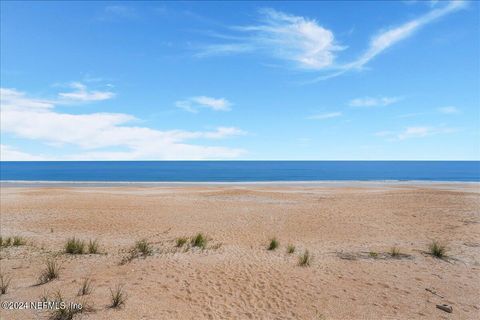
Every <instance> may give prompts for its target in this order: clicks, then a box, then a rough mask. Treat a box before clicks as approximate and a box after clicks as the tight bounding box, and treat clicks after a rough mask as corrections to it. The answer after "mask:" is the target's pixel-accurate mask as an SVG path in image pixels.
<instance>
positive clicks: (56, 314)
mask: <svg viewBox="0 0 480 320" xmlns="http://www.w3.org/2000/svg"><path fill="white" fill-rule="evenodd" d="M54 301H55V302H56V303H57V304H58V305H61V304H62V303H63V304H65V308H55V309H54V310H53V311H52V312H51V314H50V317H49V320H73V319H74V318H75V316H76V315H77V314H79V313H82V312H83V311H84V310H85V309H86V306H83V307H82V308H75V307H74V306H73V305H71V304H70V303H67V302H66V301H65V300H64V299H63V296H62V294H61V292H60V291H58V292H57V293H56V294H55V297H54Z"/></svg>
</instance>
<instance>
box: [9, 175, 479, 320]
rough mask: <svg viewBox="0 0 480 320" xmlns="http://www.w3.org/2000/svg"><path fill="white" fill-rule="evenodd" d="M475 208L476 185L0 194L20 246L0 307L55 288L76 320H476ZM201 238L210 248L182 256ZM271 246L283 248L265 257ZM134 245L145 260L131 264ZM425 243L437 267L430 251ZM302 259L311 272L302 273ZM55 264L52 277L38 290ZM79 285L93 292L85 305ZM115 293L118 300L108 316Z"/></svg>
mask: <svg viewBox="0 0 480 320" xmlns="http://www.w3.org/2000/svg"><path fill="white" fill-rule="evenodd" d="M479 209H480V187H479V184H471V183H470V184H468V183H465V184H462V183H455V184H448V183H435V184H428V183H423V184H409V183H387V184H385V183H370V184H368V183H367V184H362V183H342V184H330V185H328V184H298V185H295V184H267V185H261V184H258V185H255V184H251V185H235V184H231V185H181V186H174V185H170V186H135V185H132V186H115V187H114V186H107V187H92V186H88V187H66V186H50V187H31V186H30V187H12V186H3V187H2V189H1V221H0V222H1V235H2V237H3V238H6V237H9V236H21V237H23V238H24V239H25V240H26V244H25V245H21V246H7V247H3V248H2V250H1V271H2V273H3V274H6V275H9V276H11V277H12V280H11V284H10V287H9V288H8V291H7V293H6V294H4V295H2V296H1V300H2V302H3V301H39V300H40V299H41V298H42V297H44V296H48V297H51V296H53V294H54V293H56V292H57V291H61V293H62V296H63V297H64V298H65V300H66V301H80V300H81V301H83V302H87V304H88V305H89V310H86V312H84V313H82V314H81V315H80V317H79V318H81V319H478V318H480V302H479V299H478V297H479V296H480V280H479V279H480V210H479ZM199 232H201V233H203V234H204V235H206V236H207V238H208V242H207V245H206V247H205V248H204V249H201V248H196V247H191V246H190V245H189V239H188V240H187V243H186V244H184V245H182V246H181V247H177V243H176V241H177V239H178V238H180V237H187V238H190V237H192V236H194V235H195V234H197V233H199ZM74 236H75V237H77V238H79V239H82V240H84V241H86V242H88V241H89V240H93V239H96V240H98V243H99V249H100V253H99V254H77V255H72V254H67V253H65V252H64V246H65V243H66V241H67V239H68V238H71V237H74ZM272 238H276V239H277V240H278V242H279V247H278V248H276V249H275V250H267V246H268V245H269V242H270V240H271V239H272ZM141 239H146V240H147V242H148V244H149V245H150V247H151V249H152V252H151V254H149V255H146V256H139V257H134V258H132V259H130V261H126V260H125V258H126V257H128V256H129V254H130V251H129V250H131V248H132V246H134V244H135V242H136V241H138V240H141ZM432 241H439V242H441V243H443V244H445V245H446V247H447V257H446V258H445V259H438V258H435V257H433V256H431V255H430V254H429V253H428V247H429V244H430V243H431V242H432ZM289 245H291V246H294V247H295V250H294V252H293V253H288V252H287V247H288V246H289ZM394 247H396V248H398V249H399V250H400V253H401V254H400V255H399V256H397V257H392V255H391V254H390V252H391V250H392V248H394ZM305 250H308V251H309V253H310V255H311V261H310V265H309V266H300V265H299V255H301V254H303V253H304V252H305ZM52 257H54V259H56V261H57V262H58V263H59V264H60V266H61V268H60V271H59V277H58V279H55V280H53V281H49V282H47V283H45V284H41V285H39V284H38V277H39V274H40V273H41V271H42V269H44V264H45V261H46V259H47V258H52ZM86 277H88V278H90V279H91V280H92V284H93V292H91V293H90V294H88V295H85V296H82V297H79V296H77V292H78V290H79V288H80V286H81V284H82V280H83V279H84V278H86ZM117 285H122V288H123V290H124V292H125V293H126V295H127V299H126V302H125V305H124V306H122V307H121V308H117V309H114V308H109V307H108V306H109V304H110V291H109V290H110V288H115V287H116V286H117ZM437 304H448V305H450V306H452V308H453V312H452V313H447V312H445V311H442V310H440V309H438V308H436V305H437ZM0 312H1V318H2V319H5V320H7V319H48V317H49V316H50V313H49V312H48V311H45V310H42V311H35V310H5V309H2V310H0Z"/></svg>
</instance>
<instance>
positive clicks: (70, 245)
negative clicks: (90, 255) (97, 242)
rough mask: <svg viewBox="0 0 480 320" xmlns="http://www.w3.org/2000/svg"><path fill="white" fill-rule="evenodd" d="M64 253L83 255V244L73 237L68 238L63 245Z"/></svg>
mask: <svg viewBox="0 0 480 320" xmlns="http://www.w3.org/2000/svg"><path fill="white" fill-rule="evenodd" d="M65 252H66V253H69V254H83V253H85V242H84V241H83V240H80V239H77V238H75V237H73V238H70V239H68V240H67V243H66V244H65Z"/></svg>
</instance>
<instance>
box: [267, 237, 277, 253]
mask: <svg viewBox="0 0 480 320" xmlns="http://www.w3.org/2000/svg"><path fill="white" fill-rule="evenodd" d="M279 245H280V243H279V242H278V240H277V239H276V238H272V239H271V240H270V243H269V245H268V247H267V250H275V249H277V248H278V246H279Z"/></svg>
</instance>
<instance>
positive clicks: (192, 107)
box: [175, 96, 232, 113]
mask: <svg viewBox="0 0 480 320" xmlns="http://www.w3.org/2000/svg"><path fill="white" fill-rule="evenodd" d="M175 105H176V106H177V108H180V109H183V110H185V111H188V112H192V113H197V112H198V111H199V109H200V108H207V109H210V110H213V111H230V110H231V108H230V107H231V106H232V103H231V102H230V101H228V100H227V99H225V98H212V97H207V96H198V97H191V98H188V99H186V100H179V101H177V102H175Z"/></svg>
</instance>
